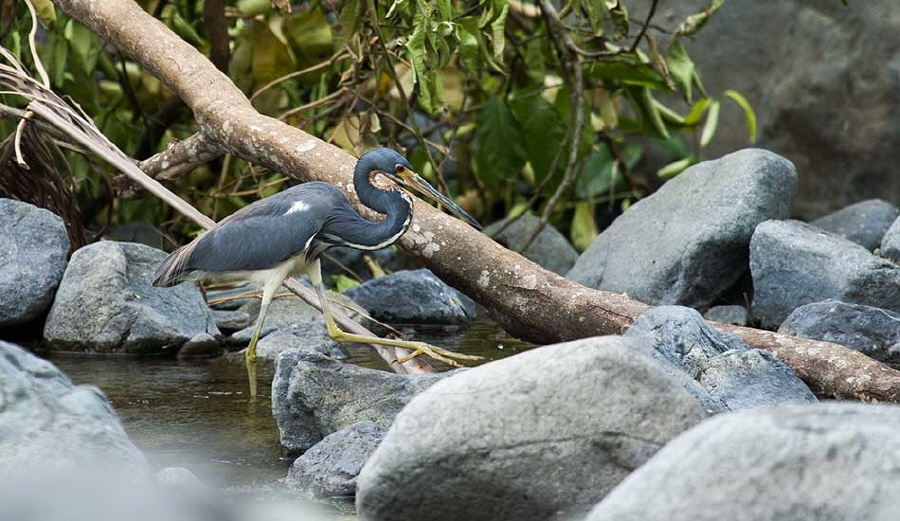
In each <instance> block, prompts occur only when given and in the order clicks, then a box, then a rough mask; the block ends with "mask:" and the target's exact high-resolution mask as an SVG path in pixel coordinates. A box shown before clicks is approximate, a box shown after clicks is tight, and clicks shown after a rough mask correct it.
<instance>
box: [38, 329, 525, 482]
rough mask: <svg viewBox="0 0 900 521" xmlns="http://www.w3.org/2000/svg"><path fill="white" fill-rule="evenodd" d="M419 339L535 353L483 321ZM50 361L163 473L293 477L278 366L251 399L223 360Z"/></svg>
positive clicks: (367, 352)
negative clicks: (100, 404) (275, 384)
mask: <svg viewBox="0 0 900 521" xmlns="http://www.w3.org/2000/svg"><path fill="white" fill-rule="evenodd" d="M414 338H415V339H416V340H423V341H426V342H431V343H433V344H435V345H438V346H440V347H445V348H448V349H453V350H455V351H459V352H462V353H468V354H475V355H480V356H483V357H484V358H485V362H486V361H490V360H497V359H500V358H504V357H506V356H509V355H512V354H515V353H517V352H521V351H523V350H525V349H528V348H529V347H531V346H530V344H527V343H524V342H521V341H518V340H515V339H512V338H510V337H508V336H507V335H506V333H504V332H503V330H502V329H500V328H499V326H497V325H496V324H494V323H492V322H489V321H485V320H482V321H478V322H476V323H474V324H472V325H470V326H467V327H461V328H458V329H451V330H440V331H438V330H432V331H420V332H419V333H417V334H416V335H415V336H414ZM349 354H350V358H349V359H347V360H346V362H349V363H354V364H357V365H362V366H366V367H371V368H378V369H386V368H387V366H386V365H385V364H384V363H383V362H382V361H381V359H380V358H378V355H376V354H375V352H374V351H373V350H372V349H369V348H366V347H362V346H353V347H351V348H350V351H349ZM51 361H52V362H53V363H54V364H56V365H57V366H58V367H59V368H60V369H61V370H63V371H64V372H65V373H66V374H68V375H69V377H70V378H71V379H72V380H73V381H74V382H75V383H76V384H93V385H96V386H97V387H99V388H100V389H102V390H103V391H104V392H105V393H106V395H107V396H108V397H109V399H110V401H111V402H112V405H113V407H114V408H115V410H116V411H117V412H118V414H119V416H120V418H121V419H122V423H123V425H124V426H125V430H126V431H127V432H128V434H129V436H130V437H131V439H132V441H133V442H134V443H135V445H137V446H138V448H140V449H141V450H142V451H143V452H144V454H145V455H146V456H147V458H148V460H149V461H150V463H151V465H153V466H154V467H156V468H157V469H161V468H165V467H186V468H188V469H190V470H191V471H192V472H194V474H196V475H197V477H198V478H200V480H201V481H202V482H203V483H206V484H208V485H211V486H215V487H265V486H267V485H269V484H271V483H272V482H274V481H275V480H277V479H280V478H283V477H284V476H285V475H287V469H288V467H290V465H291V462H292V461H293V458H288V457H286V455H285V454H283V452H282V449H281V445H280V444H279V442H278V430H277V428H276V427H275V423H274V421H273V419H272V408H271V405H272V404H271V400H270V390H271V378H272V368H271V366H269V367H266V366H265V364H261V367H260V372H259V397H257V399H256V400H255V401H251V400H250V399H249V396H248V394H247V380H246V378H247V375H246V372H245V369H244V366H243V363H235V362H229V361H226V360H225V359H224V358H217V359H212V360H200V359H187V360H177V359H169V358H166V359H161V358H144V359H135V358H91V357H75V356H64V355H58V356H54V357H52V358H51Z"/></svg>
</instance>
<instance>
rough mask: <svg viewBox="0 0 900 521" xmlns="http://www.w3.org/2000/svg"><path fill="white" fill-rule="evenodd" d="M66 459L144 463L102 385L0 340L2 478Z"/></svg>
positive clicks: (72, 461) (139, 466)
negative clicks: (81, 381) (79, 380)
mask: <svg viewBox="0 0 900 521" xmlns="http://www.w3.org/2000/svg"><path fill="white" fill-rule="evenodd" d="M66 462H69V463H70V464H79V463H80V464H85V465H89V466H95V465H98V464H100V463H109V464H111V465H115V466H116V467H119V468H126V467H131V468H132V470H137V471H143V470H144V469H145V464H146V461H145V460H144V456H143V455H142V454H141V453H140V451H138V450H137V449H136V448H135V446H134V445H133V444H132V443H131V441H130V440H129V439H128V436H127V435H126V434H125V431H124V429H122V424H121V423H120V422H119V418H118V416H116V413H115V412H113V410H112V407H110V405H109V402H108V401H107V399H106V397H105V396H104V395H103V393H101V392H100V390H98V389H97V388H96V387H88V386H75V385H72V382H71V380H69V378H68V377H67V376H66V375H64V374H63V373H61V372H60V371H59V370H58V369H57V368H56V367H54V366H53V364H51V363H50V362H47V361H45V360H41V359H40V358H37V357H36V356H34V355H32V354H31V353H29V352H27V351H25V350H24V349H22V348H20V347H18V346H16V345H14V344H10V343H7V342H3V341H0V478H2V477H4V476H6V475H7V474H8V473H11V472H15V471H19V470H22V467H28V466H32V465H39V464H51V465H54V466H55V465H64V464H66Z"/></svg>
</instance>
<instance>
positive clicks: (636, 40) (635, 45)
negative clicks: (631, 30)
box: [628, 0, 659, 53]
mask: <svg viewBox="0 0 900 521" xmlns="http://www.w3.org/2000/svg"><path fill="white" fill-rule="evenodd" d="M658 2H659V0H652V1H651V2H650V10H649V11H647V18H645V19H644V23H643V25H641V30H640V32H639V33H638V35H637V36H636V37H635V38H634V41H633V42H631V49H629V51H628V52H631V53H633V52H635V51H636V50H637V48H638V44H640V43H641V39H642V38H643V37H644V35H645V34H647V28H648V27H650V20H652V19H653V15H654V14H656V4H657V3H658Z"/></svg>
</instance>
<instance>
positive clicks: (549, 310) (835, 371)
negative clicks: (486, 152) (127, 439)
mask: <svg viewBox="0 0 900 521" xmlns="http://www.w3.org/2000/svg"><path fill="white" fill-rule="evenodd" d="M55 3H56V4H57V5H58V6H59V7H60V8H61V9H63V10H64V11H66V12H67V13H69V14H70V15H71V16H72V17H74V18H75V19H77V20H79V21H80V22H81V23H83V24H85V25H86V26H87V27H88V28H89V29H90V30H91V31H93V32H94V33H96V34H98V35H99V36H100V37H101V38H103V39H104V40H106V41H107V42H109V43H110V44H112V45H114V46H116V47H118V48H119V49H120V50H121V51H123V52H125V53H126V54H128V55H129V56H131V57H132V58H133V59H135V60H136V61H137V62H138V63H140V64H141V65H142V66H143V67H144V68H145V69H147V70H148V71H149V72H150V73H151V74H153V75H154V76H156V77H157V78H158V79H159V80H160V81H162V82H163V83H164V84H166V86H168V87H169V88H170V89H172V90H173V91H174V92H175V93H176V94H177V95H178V96H179V97H181V99H183V100H184V101H185V103H187V105H188V106H189V107H191V109H192V110H193V111H194V115H195V116H196V118H197V123H198V125H199V127H200V129H201V131H202V132H203V133H205V134H206V135H208V136H209V137H210V138H212V139H214V140H216V141H217V142H219V143H220V144H221V145H222V146H224V147H225V148H227V149H228V150H229V151H231V152H232V153H234V154H236V155H238V156H240V157H242V158H244V159H246V160H248V161H251V162H254V163H258V164H261V165H263V166H265V167H267V168H270V169H272V170H275V171H280V172H284V173H285V174H287V175H290V176H293V177H296V178H297V179H300V180H304V181H308V180H314V179H315V180H319V181H325V182H329V183H331V184H333V185H335V186H338V187H340V188H342V189H344V190H347V189H348V187H350V186H352V172H353V166H354V164H355V161H356V160H355V158H353V157H352V156H350V155H349V154H347V153H346V152H344V151H342V150H340V149H338V148H336V147H334V146H331V145H328V144H326V143H324V142H323V141H321V140H319V139H317V138H315V137H313V136H311V135H309V134H307V133H305V132H303V131H301V130H299V129H296V128H293V127H291V126H289V125H286V124H284V123H282V122H280V121H278V120H275V119H273V118H270V117H266V116H263V115H260V114H259V113H257V112H256V111H255V110H254V109H253V107H252V106H251V105H250V102H249V101H248V100H247V98H246V97H245V96H244V94H243V93H242V92H241V91H240V90H238V89H237V87H235V86H234V84H233V83H232V82H231V81H230V80H229V79H228V77H227V76H225V75H224V74H222V73H221V72H219V71H218V70H217V69H216V68H215V67H213V66H212V64H211V63H209V61H208V60H206V58H205V57H204V56H203V55H201V54H200V53H199V52H198V51H197V50H196V49H194V48H193V47H191V46H190V45H188V44H187V43H185V42H183V41H181V40H180V39H179V38H178V37H177V36H176V35H175V34H173V33H172V32H171V31H169V30H168V29H167V28H166V27H165V26H164V25H163V24H162V23H160V22H159V21H157V20H156V19H154V18H152V17H151V16H150V15H148V14H147V13H145V12H144V11H143V10H141V8H140V7H139V6H138V5H137V4H135V3H133V2H130V1H124V0H91V1H88V0H56V2H55ZM348 195H350V196H351V197H353V196H354V194H353V192H352V191H348ZM400 244H401V245H402V246H403V248H404V249H406V250H407V251H408V252H410V253H411V254H413V255H415V256H416V257H418V259H419V260H421V261H422V262H423V263H424V264H425V265H426V266H427V267H428V268H430V269H431V270H432V271H433V272H434V273H435V274H436V275H438V276H439V277H440V278H442V279H443V280H444V281H446V282H447V283H449V284H451V285H453V286H455V287H457V288H459V289H461V290H462V291H464V292H465V293H467V294H468V295H470V296H471V297H473V298H475V300H477V301H478V302H479V303H481V304H482V305H483V306H485V307H486V308H487V309H488V310H489V312H490V313H491V315H492V316H493V317H494V318H495V319H496V320H497V321H498V322H500V324H501V325H502V326H503V327H504V328H505V329H506V330H507V331H508V332H509V333H511V334H513V335H515V336H518V337H520V338H523V339H526V340H530V341H532V342H537V343H550V342H559V341H566V340H573V339H577V338H584V337H589V336H596V335H605V334H618V333H621V332H623V331H624V330H625V329H627V328H628V327H629V326H630V325H631V323H632V322H633V321H634V319H635V318H636V317H637V316H638V315H640V314H641V313H642V312H643V311H645V310H646V309H647V307H648V306H646V305H645V304H642V303H640V302H637V301H635V300H632V299H630V298H628V297H626V296H624V295H618V294H612V293H606V292H603V291H598V290H593V289H589V288H586V287H584V286H581V285H579V284H577V283H575V282H573V281H571V280H568V279H565V278H563V277H561V276H559V275H556V274H555V273H552V272H550V271H547V270H544V269H542V268H541V267H539V266H537V265H536V264H534V263H532V262H531V261H528V260H527V259H525V258H523V257H522V256H520V255H518V254H516V253H513V252H511V251H509V250H506V249H505V248H503V247H502V246H500V245H499V244H497V243H495V242H494V241H493V240H491V239H490V238H489V237H487V236H485V235H483V234H481V233H477V232H475V230H473V229H472V228H471V227H469V226H468V225H467V224H465V223H463V222H461V221H458V220H456V219H453V218H451V217H449V216H446V215H444V214H442V213H440V212H439V211H437V210H435V209H434V208H432V207H430V206H428V205H427V204H425V203H423V202H422V201H420V200H416V202H415V210H414V213H413V223H412V225H411V227H410V229H409V231H408V232H407V233H406V234H405V235H404V236H403V237H402V238H401V240H400ZM713 325H714V326H715V327H717V328H719V329H722V330H725V331H735V332H737V333H738V334H740V335H741V336H742V338H744V340H745V341H746V342H747V343H748V344H749V345H750V346H751V347H755V348H759V349H764V350H767V351H770V352H772V353H775V354H776V355H778V356H779V357H780V358H781V359H782V360H784V361H785V362H786V363H787V364H788V365H790V366H791V368H792V369H793V370H794V371H795V372H796V373H797V374H798V375H800V376H801V377H802V378H803V379H804V380H805V381H806V382H807V383H808V384H809V385H810V386H811V387H812V388H813V389H816V390H818V391H819V392H821V393H822V394H826V395H829V396H835V397H839V398H857V399H862V400H872V401H895V402H900V371H895V370H892V369H890V368H888V367H886V366H884V365H883V364H879V363H878V362H875V361H874V360H871V359H868V358H865V357H862V358H860V357H861V356H862V355H860V354H859V353H857V352H855V351H852V350H850V349H847V348H844V347H842V346H838V345H835V344H826V343H824V342H815V341H811V340H806V339H802V338H796V337H790V336H786V335H779V334H777V333H770V332H757V331H756V330H748V329H746V328H744V329H740V330H734V328H731V327H726V326H723V325H722V324H713Z"/></svg>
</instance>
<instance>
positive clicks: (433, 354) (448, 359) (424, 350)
mask: <svg viewBox="0 0 900 521" xmlns="http://www.w3.org/2000/svg"><path fill="white" fill-rule="evenodd" d="M421 355H425V356H427V357H429V358H431V359H434V360H437V361H439V362H443V363H445V364H447V365H449V366H451V367H462V364H460V363H459V362H457V361H456V360H481V359H482V357H480V356H476V355H464V354H462V353H456V352H454V351H448V350H446V349H441V348H440V347H435V346H433V345H429V344H426V343H424V342H416V346H415V348H414V349H413V352H412V353H410V354H408V355H406V356H404V357H403V358H398V359H397V363H400V364H402V363H405V362H408V361H410V360H412V359H413V358H415V357H417V356H421Z"/></svg>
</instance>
